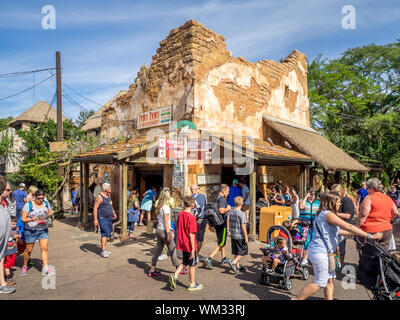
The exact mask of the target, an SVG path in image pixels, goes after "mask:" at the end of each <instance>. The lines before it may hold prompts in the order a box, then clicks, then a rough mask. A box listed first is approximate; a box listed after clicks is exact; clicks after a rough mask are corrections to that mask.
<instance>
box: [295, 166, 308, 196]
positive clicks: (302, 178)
mask: <svg viewBox="0 0 400 320" xmlns="http://www.w3.org/2000/svg"><path fill="white" fill-rule="evenodd" d="M305 171H306V169H305V166H301V168H300V185H299V190H296V191H297V192H298V193H299V198H301V199H303V198H304V197H305V195H306V192H307V191H306V172H305Z"/></svg>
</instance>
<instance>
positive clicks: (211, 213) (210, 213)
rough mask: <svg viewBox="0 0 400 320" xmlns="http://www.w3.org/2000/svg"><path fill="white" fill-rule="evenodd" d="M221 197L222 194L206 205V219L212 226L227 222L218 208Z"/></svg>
mask: <svg viewBox="0 0 400 320" xmlns="http://www.w3.org/2000/svg"><path fill="white" fill-rule="evenodd" d="M219 197H221V196H218V197H217V198H215V200H214V201H212V202H210V203H208V204H207V205H206V207H205V214H206V220H207V222H208V224H209V225H210V226H211V227H215V226H220V225H222V224H224V222H225V220H224V217H223V216H222V214H220V213H219V210H218V199H219Z"/></svg>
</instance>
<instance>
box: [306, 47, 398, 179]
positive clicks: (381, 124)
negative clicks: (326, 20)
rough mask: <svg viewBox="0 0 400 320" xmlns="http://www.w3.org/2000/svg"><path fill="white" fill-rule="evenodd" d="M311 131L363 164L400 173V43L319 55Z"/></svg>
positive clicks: (313, 72)
mask: <svg viewBox="0 0 400 320" xmlns="http://www.w3.org/2000/svg"><path fill="white" fill-rule="evenodd" d="M308 84H309V98H310V116H311V124H312V126H313V127H314V128H315V129H316V130H318V131H320V132H321V133H323V134H324V135H325V136H326V137H327V138H328V139H329V140H330V141H332V142H333V143H335V144H336V145H337V146H339V147H340V148H342V149H343V150H345V151H346V152H348V153H350V154H351V155H352V156H353V157H354V158H356V159H357V160H359V161H361V162H368V160H370V161H371V162H376V161H378V162H379V163H381V164H382V165H383V166H384V171H385V172H386V174H387V175H388V176H389V178H390V180H393V178H394V177H395V176H396V174H397V172H398V171H399V170H400V152H399V150H400V140H399V139H398V137H399V136H400V39H399V40H397V41H395V42H394V43H390V44H386V45H382V46H379V45H375V44H371V45H367V46H364V47H357V48H352V49H349V50H347V51H345V52H344V53H343V54H342V55H341V56H340V57H339V58H337V59H332V60H328V59H323V57H322V56H321V55H319V56H318V57H317V58H316V59H315V60H314V61H312V62H311V63H310V65H309V73H308Z"/></svg>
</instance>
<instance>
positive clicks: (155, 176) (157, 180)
mask: <svg viewBox="0 0 400 320" xmlns="http://www.w3.org/2000/svg"><path fill="white" fill-rule="evenodd" d="M136 183H137V186H138V187H139V199H140V201H141V200H142V199H143V194H144V193H145V192H146V191H147V190H149V189H151V188H152V187H156V188H157V192H159V191H160V189H161V187H162V185H163V172H162V171H145V170H143V171H142V170H140V171H138V174H137V181H136Z"/></svg>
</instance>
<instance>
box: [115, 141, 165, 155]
mask: <svg viewBox="0 0 400 320" xmlns="http://www.w3.org/2000/svg"><path fill="white" fill-rule="evenodd" d="M157 145H158V141H155V142H152V143H148V144H146V145H142V146H140V147H136V148H132V149H129V150H125V151H120V152H118V154H117V160H122V159H125V158H129V157H131V156H133V155H135V154H137V153H141V152H143V151H146V150H147V149H149V148H152V147H154V146H157Z"/></svg>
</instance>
